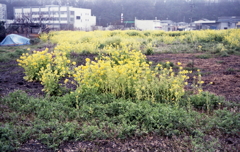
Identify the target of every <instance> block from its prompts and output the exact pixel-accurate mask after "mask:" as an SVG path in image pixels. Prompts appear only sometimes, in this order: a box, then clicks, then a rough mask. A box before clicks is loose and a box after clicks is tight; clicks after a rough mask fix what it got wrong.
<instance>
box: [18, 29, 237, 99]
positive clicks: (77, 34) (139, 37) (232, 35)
mask: <svg viewBox="0 0 240 152" xmlns="http://www.w3.org/2000/svg"><path fill="white" fill-rule="evenodd" d="M239 32H240V30H239V29H233V30H219V31H213V30H206V31H190V32H178V31H177V32H164V31H93V32H84V31H54V32H50V33H49V34H42V35H41V39H42V40H43V41H48V42H51V43H54V44H57V45H56V47H55V48H54V51H49V50H48V49H46V50H43V51H33V52H32V53H25V54H23V55H22V56H21V57H20V59H19V60H17V61H18V62H19V65H20V66H22V67H23V68H24V70H25V74H26V76H25V77H24V79H25V80H28V81H34V80H36V81H41V83H42V84H43V85H44V91H45V92H47V93H50V94H51V93H56V90H59V88H60V85H59V81H60V79H62V78H66V79H65V83H69V79H68V77H73V78H74V81H75V82H74V83H76V85H77V90H76V92H79V93H81V92H82V91H84V89H85V90H86V89H90V88H95V89H96V90H97V91H99V92H101V93H112V94H114V95H116V96H119V97H124V98H133V99H137V100H145V99H147V100H152V101H154V102H155V101H163V102H177V101H178V100H179V99H180V98H181V96H182V95H184V85H186V82H185V81H186V79H188V77H187V73H188V71H185V70H183V69H182V68H181V67H180V69H179V72H178V73H174V72H173V69H172V68H164V67H163V66H162V65H160V64H158V65H157V66H156V67H155V68H153V66H152V65H151V63H147V62H146V57H145V56H144V55H143V54H142V53H143V52H144V51H149V52H150V53H151V51H154V49H155V48H157V47H158V45H159V43H165V44H173V43H176V42H181V43H192V42H210V41H211V42H212V41H214V42H221V43H219V47H221V48H222V50H224V49H225V48H227V47H228V46H230V47H238V48H239V47H240V39H239V36H238V35H239V34H240V33H239ZM198 49H199V50H202V46H199V47H198ZM139 50H141V51H139ZM73 52H74V53H84V52H87V53H94V54H100V55H101V54H104V55H103V56H101V57H100V58H98V59H96V60H95V61H90V59H87V60H86V65H81V66H78V67H76V62H72V61H71V60H70V59H69V56H70V53H73ZM199 77H200V76H199ZM196 81H197V83H196V84H197V85H196V86H195V87H196V88H197V89H198V91H197V92H198V93H200V92H202V90H201V84H202V83H203V82H202V81H201V80H200V79H199V78H198V80H197V79H196Z"/></svg>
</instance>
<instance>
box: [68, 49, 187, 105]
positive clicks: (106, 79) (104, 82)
mask: <svg viewBox="0 0 240 152" xmlns="http://www.w3.org/2000/svg"><path fill="white" fill-rule="evenodd" d="M107 51H108V52H109V55H108V56H103V57H102V58H99V59H96V61H91V60H90V59H88V58H87V59H86V65H81V66H78V67H76V68H75V69H74V74H73V77H74V79H75V81H76V82H77V84H78V87H77V90H76V91H77V92H78V93H81V92H83V91H84V90H88V89H90V90H91V89H95V90H97V91H99V92H101V93H112V94H114V95H116V96H118V97H123V98H128V99H129V98H132V99H136V100H151V101H152V102H157V101H161V102H173V103H176V104H177V103H178V101H179V99H180V98H181V97H182V96H183V95H184V93H185V91H184V86H185V85H186V82H185V81H186V80H187V79H188V76H187V75H186V74H187V73H188V71H186V70H183V69H182V67H180V68H179V72H178V74H176V73H174V71H173V69H172V68H170V69H167V68H163V66H162V65H160V64H158V65H157V66H156V67H155V69H151V64H152V63H151V62H150V63H147V62H146V56H145V55H143V54H142V53H141V52H140V51H136V50H131V49H129V48H127V47H125V48H122V49H114V48H112V47H109V48H108V50H107ZM167 64H169V62H167Z"/></svg>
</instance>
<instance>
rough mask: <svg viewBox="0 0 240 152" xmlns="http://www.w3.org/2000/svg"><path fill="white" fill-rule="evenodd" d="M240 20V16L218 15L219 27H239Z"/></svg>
mask: <svg viewBox="0 0 240 152" xmlns="http://www.w3.org/2000/svg"><path fill="white" fill-rule="evenodd" d="M238 22H240V16H223V17H218V23H219V25H218V29H232V28H237V24H238Z"/></svg>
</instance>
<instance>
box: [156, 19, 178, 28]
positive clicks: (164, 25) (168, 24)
mask: <svg viewBox="0 0 240 152" xmlns="http://www.w3.org/2000/svg"><path fill="white" fill-rule="evenodd" d="M160 23H161V25H162V30H164V31H176V30H177V27H176V26H175V23H174V22H173V21H172V20H161V22H160Z"/></svg>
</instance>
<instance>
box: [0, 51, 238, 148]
mask: <svg viewBox="0 0 240 152" xmlns="http://www.w3.org/2000/svg"><path fill="white" fill-rule="evenodd" d="M197 55H201V54H155V55H150V56H147V58H148V60H150V61H153V62H154V63H158V62H165V61H170V62H173V63H174V65H177V62H181V63H182V65H183V67H189V66H190V63H191V62H193V60H194V67H196V68H198V69H201V72H202V80H203V81H204V82H205V84H204V85H203V89H204V90H207V91H210V92H212V93H215V94H216V95H221V96H224V97H225V98H226V99H227V100H229V101H234V102H240V56H235V55H231V56H228V57H214V58H209V59H200V58H196V56H197ZM0 67H1V68H0V97H3V96H5V95H6V94H8V93H9V92H12V91H14V90H17V89H20V90H25V91H26V92H27V93H28V94H29V95H33V96H43V95H44V93H43V92H42V91H41V90H42V89H43V86H42V85H41V84H40V83H39V82H27V81H25V80H24V79H23V76H24V72H23V69H22V68H21V67H19V66H17V62H16V61H10V62H8V63H1V65H0ZM190 67H191V66H190ZM195 73H196V71H195ZM189 81H191V80H189ZM210 82H213V84H212V85H208V84H209V83H210ZM190 83H191V82H190ZM220 142H221V144H223V145H224V146H226V149H225V150H229V151H235V150H233V149H232V148H233V147H235V148H237V147H238V148H240V147H239V146H240V145H239V138H235V139H233V137H231V138H229V139H228V138H224V140H223V141H220ZM187 144H189V143H183V139H182V138H181V137H179V138H174V139H168V138H165V137H155V136H147V137H141V138H131V139H126V140H114V141H112V140H104V141H103V140H97V141H91V142H72V143H65V144H63V145H61V146H60V152H65V151H66V152H68V151H74V152H77V151H182V150H183V151H184V150H186V147H188V146H189V145H187ZM234 144H235V145H234ZM182 146H185V147H182ZM181 149H182V150H181ZM187 149H188V148H187ZM17 151H19V152H30V151H43V152H45V151H52V150H50V149H48V148H47V147H46V146H45V145H43V144H41V143H39V142H38V141H35V140H30V141H28V142H27V143H25V144H24V145H22V146H21V148H20V149H18V150H17ZM187 151H191V150H187Z"/></svg>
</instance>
